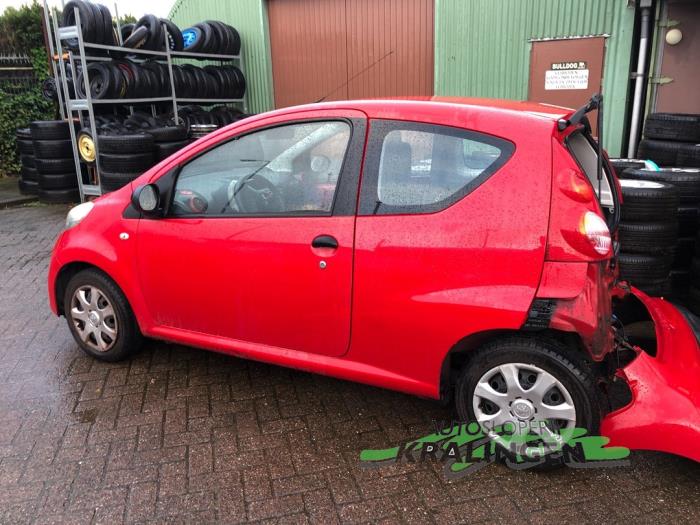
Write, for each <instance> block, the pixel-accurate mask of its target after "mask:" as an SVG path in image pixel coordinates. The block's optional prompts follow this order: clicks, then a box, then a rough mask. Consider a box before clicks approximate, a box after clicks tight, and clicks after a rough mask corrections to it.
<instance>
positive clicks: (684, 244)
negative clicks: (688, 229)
mask: <svg viewBox="0 0 700 525" xmlns="http://www.w3.org/2000/svg"><path fill="white" fill-rule="evenodd" d="M694 254H695V236H694V235H693V236H691V237H679V238H678V241H676V247H675V248H674V249H673V266H672V268H673V269H676V270H687V269H688V268H690V263H691V262H692V260H693V255H694Z"/></svg>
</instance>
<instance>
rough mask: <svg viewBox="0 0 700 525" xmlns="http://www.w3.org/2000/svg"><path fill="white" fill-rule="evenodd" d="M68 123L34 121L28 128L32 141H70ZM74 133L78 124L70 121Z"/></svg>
mask: <svg viewBox="0 0 700 525" xmlns="http://www.w3.org/2000/svg"><path fill="white" fill-rule="evenodd" d="M68 122H69V121H67V120H35V121H34V122H32V123H31V124H30V125H29V127H30V129H31V132H32V139H33V140H68V139H70V129H69V128H68V126H69V123H68ZM72 122H73V126H74V127H75V129H76V131H77V129H78V123H77V122H76V121H72Z"/></svg>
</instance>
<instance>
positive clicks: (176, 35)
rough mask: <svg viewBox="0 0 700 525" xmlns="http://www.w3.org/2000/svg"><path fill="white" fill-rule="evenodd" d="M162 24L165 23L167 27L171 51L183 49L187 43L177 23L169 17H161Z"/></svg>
mask: <svg viewBox="0 0 700 525" xmlns="http://www.w3.org/2000/svg"><path fill="white" fill-rule="evenodd" d="M160 21H161V23H162V24H165V29H166V31H167V34H168V44H169V46H170V50H171V51H182V49H183V48H184V47H185V44H184V42H183V40H182V31H180V28H178V27H177V26H176V25H175V23H173V22H172V21H170V20H168V19H167V18H161V19H160Z"/></svg>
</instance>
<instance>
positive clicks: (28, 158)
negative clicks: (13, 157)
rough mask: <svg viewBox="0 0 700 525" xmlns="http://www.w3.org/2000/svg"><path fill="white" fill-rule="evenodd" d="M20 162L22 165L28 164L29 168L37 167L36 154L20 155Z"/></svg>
mask: <svg viewBox="0 0 700 525" xmlns="http://www.w3.org/2000/svg"><path fill="white" fill-rule="evenodd" d="M19 163H20V164H21V165H22V166H27V167H28V168H36V158H35V157H34V155H20V156H19Z"/></svg>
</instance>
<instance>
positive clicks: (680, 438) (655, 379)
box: [600, 288, 700, 461]
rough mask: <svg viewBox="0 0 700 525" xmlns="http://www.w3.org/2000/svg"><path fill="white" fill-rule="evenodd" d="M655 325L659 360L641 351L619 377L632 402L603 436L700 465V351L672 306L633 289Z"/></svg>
mask: <svg viewBox="0 0 700 525" xmlns="http://www.w3.org/2000/svg"><path fill="white" fill-rule="evenodd" d="M632 293H633V294H634V295H635V296H636V297H637V298H638V299H639V300H640V301H641V302H642V303H643V304H644V305H645V306H646V308H647V310H648V311H649V314H650V315H651V318H652V320H653V321H654V325H655V329H656V339H657V351H656V356H651V355H649V354H647V353H645V352H639V354H638V356H637V357H636V358H635V359H634V360H633V361H632V362H631V363H630V364H629V365H627V366H626V367H624V368H622V369H621V370H620V371H618V375H619V376H621V377H622V378H623V379H625V380H626V381H627V383H628V384H629V386H630V389H631V391H632V398H633V399H632V401H631V402H630V403H629V404H628V405H627V406H625V407H623V408H621V409H619V410H616V411H614V412H611V413H610V414H608V415H607V416H606V417H605V419H604V420H603V422H602V424H601V431H600V433H601V435H603V436H607V437H609V438H610V442H611V444H612V445H620V446H625V447H627V448H630V449H641V450H658V451H661V452H669V453H671V454H678V455H680V456H685V457H687V458H690V459H693V460H695V461H700V347H699V346H698V339H697V338H696V336H695V333H694V331H693V328H692V327H691V324H690V323H689V321H688V320H687V319H686V317H684V315H683V314H682V313H681V312H680V311H679V310H678V309H677V308H676V307H675V306H673V305H672V304H671V303H669V302H667V301H665V300H663V299H658V298H651V297H649V296H647V295H646V294H644V293H643V292H641V291H639V290H637V289H634V288H633V289H632Z"/></svg>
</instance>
